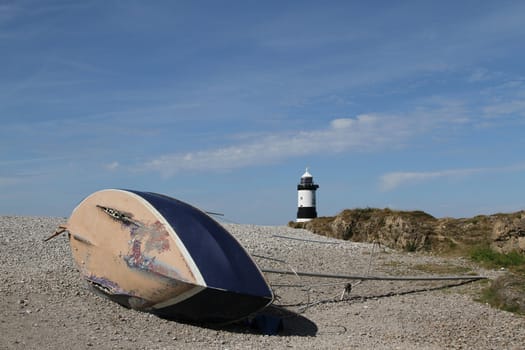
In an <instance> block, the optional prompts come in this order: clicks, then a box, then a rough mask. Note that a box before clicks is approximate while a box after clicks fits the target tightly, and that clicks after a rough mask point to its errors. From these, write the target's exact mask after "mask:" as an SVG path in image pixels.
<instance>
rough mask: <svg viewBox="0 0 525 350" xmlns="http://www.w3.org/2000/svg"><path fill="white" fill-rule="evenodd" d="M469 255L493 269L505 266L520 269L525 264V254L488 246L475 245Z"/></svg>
mask: <svg viewBox="0 0 525 350" xmlns="http://www.w3.org/2000/svg"><path fill="white" fill-rule="evenodd" d="M469 257H470V259H471V260H473V261H475V262H477V263H480V264H482V265H483V266H485V267H487V268H492V269H494V268H502V267H503V268H511V269H514V270H517V271H520V270H522V268H523V266H524V265H525V255H523V254H520V253H518V252H516V251H512V252H510V253H499V252H497V251H495V250H494V249H492V248H490V247H488V246H477V247H473V248H472V249H471V250H470V252H469ZM524 272H525V271H524Z"/></svg>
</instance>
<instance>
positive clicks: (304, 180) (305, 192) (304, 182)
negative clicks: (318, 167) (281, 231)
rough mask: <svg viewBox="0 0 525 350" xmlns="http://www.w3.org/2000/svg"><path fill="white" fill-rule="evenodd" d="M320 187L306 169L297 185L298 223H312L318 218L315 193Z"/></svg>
mask: <svg viewBox="0 0 525 350" xmlns="http://www.w3.org/2000/svg"><path fill="white" fill-rule="evenodd" d="M318 188H319V185H317V184H315V183H314V180H313V177H312V175H311V174H310V173H309V172H308V168H306V171H305V173H304V174H303V176H301V182H300V183H299V184H298V185H297V222H305V221H310V220H312V219H313V218H316V217H317V210H316V208H315V191H316V190H317V189H318Z"/></svg>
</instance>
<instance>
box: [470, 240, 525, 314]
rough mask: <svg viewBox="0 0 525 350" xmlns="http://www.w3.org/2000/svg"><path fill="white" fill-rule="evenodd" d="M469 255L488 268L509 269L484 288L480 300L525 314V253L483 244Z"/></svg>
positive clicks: (502, 308) (499, 307) (473, 249)
mask: <svg viewBox="0 0 525 350" xmlns="http://www.w3.org/2000/svg"><path fill="white" fill-rule="evenodd" d="M469 257H470V259H472V260H473V261H475V262H477V263H479V264H481V265H483V266H485V267H487V268H492V269H498V268H505V269H508V271H509V272H508V273H506V274H505V275H503V276H501V277H499V278H497V279H496V280H494V281H492V282H491V283H490V285H489V286H488V287H486V288H484V289H483V290H482V292H481V296H480V298H479V301H481V302H484V303H488V304H489V305H491V306H493V307H496V308H498V309H501V310H505V311H509V312H514V313H518V314H522V315H524V314H525V305H523V301H524V300H525V255H524V254H520V253H519V252H516V251H512V252H509V253H500V252H497V251H495V250H494V249H492V248H490V247H488V246H485V245H483V246H477V247H474V248H472V249H471V251H470V253H469Z"/></svg>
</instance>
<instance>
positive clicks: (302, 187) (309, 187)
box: [297, 184, 319, 191]
mask: <svg viewBox="0 0 525 350" xmlns="http://www.w3.org/2000/svg"><path fill="white" fill-rule="evenodd" d="M318 188H319V185H315V184H313V185H312V184H308V185H303V184H299V185H297V190H298V191H299V190H313V191H315V190H317V189H318Z"/></svg>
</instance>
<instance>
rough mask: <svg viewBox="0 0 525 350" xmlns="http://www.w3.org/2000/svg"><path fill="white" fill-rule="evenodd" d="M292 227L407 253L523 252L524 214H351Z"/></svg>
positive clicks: (365, 211) (368, 211)
mask: <svg viewBox="0 0 525 350" xmlns="http://www.w3.org/2000/svg"><path fill="white" fill-rule="evenodd" d="M290 225H291V226H295V227H303V228H306V229H308V230H310V231H312V232H315V233H317V234H321V235H325V236H330V237H336V238H340V239H345V240H351V241H355V242H378V243H380V244H383V245H385V246H388V247H391V248H396V249H403V250H407V251H416V250H438V251H440V250H441V251H448V250H451V249H453V248H455V247H458V246H472V245H480V244H484V245H490V246H491V247H492V248H494V249H495V250H496V251H499V252H502V253H508V252H511V251H518V252H521V253H525V211H520V212H516V213H511V214H494V215H479V216H475V217H473V218H467V219H464V218H463V219H454V218H441V219H437V218H434V217H433V216H431V215H429V214H427V213H425V212H422V211H395V210H391V209H375V208H366V209H347V210H343V211H342V212H341V213H339V214H338V215H336V216H333V217H320V218H316V219H313V220H312V221H309V222H306V223H290Z"/></svg>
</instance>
